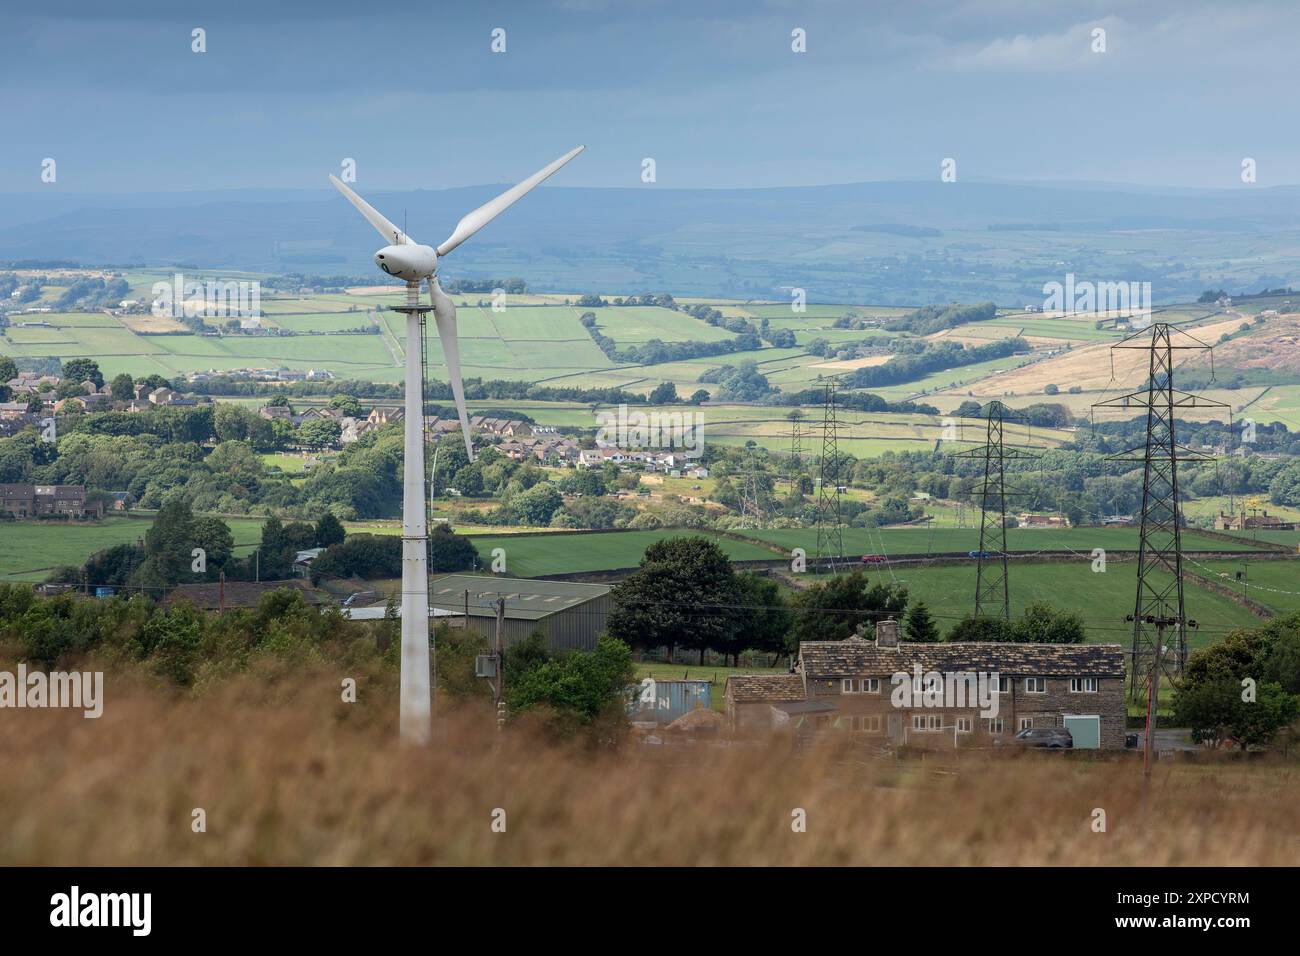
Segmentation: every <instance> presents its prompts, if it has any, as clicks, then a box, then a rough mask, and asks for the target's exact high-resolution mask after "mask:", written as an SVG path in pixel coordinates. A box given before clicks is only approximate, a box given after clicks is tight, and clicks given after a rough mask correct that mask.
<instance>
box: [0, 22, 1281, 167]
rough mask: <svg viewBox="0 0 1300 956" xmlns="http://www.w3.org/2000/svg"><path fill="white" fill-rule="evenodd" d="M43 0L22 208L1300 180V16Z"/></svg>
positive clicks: (20, 107)
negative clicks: (552, 189) (204, 196)
mask: <svg viewBox="0 0 1300 956" xmlns="http://www.w3.org/2000/svg"><path fill="white" fill-rule="evenodd" d="M46 6H48V5H37V4H24V5H23V9H22V10H20V11H18V12H8V11H6V12H5V13H4V14H3V17H2V20H0V121H2V122H3V125H2V126H0V192H29V191H35V190H40V189H59V190H66V191H69V192H100V191H142V190H155V189H159V190H192V189H193V190H199V189H204V190H205V189H226V188H236V187H279V188H285V187H312V188H314V187H322V186H325V185H326V183H325V175H326V174H327V173H329V172H338V170H339V164H340V162H341V161H342V160H343V159H344V158H347V157H350V158H354V159H355V160H356V162H357V184H358V187H359V188H361V189H362V190H364V189H365V188H367V187H369V188H371V189H408V188H430V189H436V188H440V187H445V186H463V185H473V184H479V183H499V182H506V181H515V180H517V179H519V178H521V177H522V176H524V175H526V174H528V173H529V172H532V171H533V170H534V169H536V168H538V167H540V166H541V165H543V164H544V163H546V162H548V161H549V160H551V159H552V158H554V157H556V156H558V155H559V154H561V153H562V152H564V151H566V150H567V149H569V148H570V147H571V146H573V145H576V144H578V143H585V144H587V146H588V152H587V153H586V154H585V155H584V156H582V157H581V158H580V159H579V160H577V161H575V162H574V163H573V164H572V165H571V166H569V167H567V168H566V169H565V170H564V171H563V172H562V173H561V174H560V175H559V176H558V177H557V179H556V180H555V182H556V183H563V184H564V185H585V186H635V185H639V184H640V175H641V163H642V159H643V158H645V157H652V158H654V159H655V161H656V164H657V181H658V182H657V184H658V185H660V186H661V187H727V186H786V185H807V184H826V183H842V182H858V181H866V180H884V179H917V178H924V179H929V178H936V179H937V178H938V176H939V170H940V164H941V162H942V161H943V159H945V158H947V157H952V158H954V159H955V160H956V161H957V175H958V181H959V182H960V181H961V180H963V179H969V180H1012V181H1021V182H1028V181H1079V180H1086V181H1109V182H1125V183H1138V184H1146V185H1163V186H1203V187H1223V188H1243V187H1242V183H1241V164H1242V160H1243V158H1245V157H1251V158H1253V159H1254V160H1255V161H1256V163H1257V170H1258V185H1259V186H1270V185H1278V184H1283V183H1300V149H1298V148H1297V147H1300V124H1298V123H1296V122H1295V121H1294V112H1295V105H1294V104H1295V91H1296V90H1297V89H1298V88H1300V57H1297V56H1296V49H1297V39H1300V4H1295V3H1292V2H1288V0H1279V2H1275V3H1270V2H1220V3H1206V2H1195V0H1178V2H1174V0H1168V2H1166V0H1142V2H1126V0H1105V2H1091V0H1075V2H1071V3H1054V2H1051V0H969V2H939V0H907V2H900V3H869V2H864V0H856V2H854V0H803V2H793V0H791V2H784V0H766V2H763V0H741V2H710V0H687V2H679V0H624V2H615V0H609V2H602V0H535V2H529V3H522V2H490V0H488V2H461V3H454V4H453V3H446V2H438V0H432V2H430V0H425V2H421V3H403V2H399V0H390V2H380V3H366V2H358V0H345V2H339V0H312V2H310V3H289V2H266V0H258V2H248V0H221V2H216V3H210V4H209V3H192V4H182V3H177V2H175V0H166V2H148V0H146V2H138V3H131V2H129V0H128V2H113V3H105V2H103V0H94V2H73V3H62V4H57V6H58V7H59V8H60V9H59V11H57V12H50V11H48V10H47V9H46ZM177 7H192V8H194V11H193V12H178V11H177ZM294 8H296V12H294ZM196 27H201V28H203V29H204V30H205V31H206V43H207V52H205V53H194V52H192V51H191V31H192V30H193V29H194V28H196ZM496 28H501V29H503V30H504V31H505V41H506V51H505V52H504V53H493V52H492V50H491V43H492V31H493V30H494V29H496ZM795 28H801V29H803V30H805V31H806V36H807V52H806V53H802V54H800V53H794V52H792V50H791V42H792V41H791V31H792V30H794V29H795ZM1098 28H1100V29H1104V30H1105V45H1106V50H1105V52H1104V53H1096V52H1093V50H1092V47H1093V45H1094V42H1095V41H1094V39H1093V31H1094V30H1095V29H1098ZM46 157H52V158H54V159H55V160H56V161H57V164H58V166H57V171H58V180H57V183H55V184H54V185H52V186H50V185H45V184H42V183H41V180H40V173H41V162H42V160H43V159H44V158H46Z"/></svg>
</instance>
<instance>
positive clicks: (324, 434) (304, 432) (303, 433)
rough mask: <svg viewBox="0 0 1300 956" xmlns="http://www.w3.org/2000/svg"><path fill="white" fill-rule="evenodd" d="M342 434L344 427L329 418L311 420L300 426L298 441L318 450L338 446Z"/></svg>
mask: <svg viewBox="0 0 1300 956" xmlns="http://www.w3.org/2000/svg"><path fill="white" fill-rule="evenodd" d="M341 434H343V427H342V426H341V425H340V424H339V423H338V422H336V421H334V420H332V419H329V418H309V419H308V420H307V421H305V422H303V423H302V424H301V425H299V426H298V441H300V442H301V443H302V444H304V445H306V446H307V447H308V448H311V449H316V450H319V449H321V448H330V447H333V446H334V445H337V444H338V441H339V436H340V435H341Z"/></svg>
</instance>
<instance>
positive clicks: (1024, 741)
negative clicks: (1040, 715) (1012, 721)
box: [1011, 727, 1074, 750]
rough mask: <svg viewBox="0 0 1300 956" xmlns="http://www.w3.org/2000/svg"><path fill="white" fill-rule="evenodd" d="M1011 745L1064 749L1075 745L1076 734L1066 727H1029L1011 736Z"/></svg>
mask: <svg viewBox="0 0 1300 956" xmlns="http://www.w3.org/2000/svg"><path fill="white" fill-rule="evenodd" d="M1011 746H1014V747H1043V748H1046V749H1048V750H1064V749H1068V748H1073V747H1074V736H1073V735H1072V734H1071V733H1070V732H1069V731H1068V730H1066V729H1065V728H1064V727H1027V728H1025V729H1024V730H1022V731H1020V733H1018V734H1016V735H1015V736H1014V737H1012V738H1011Z"/></svg>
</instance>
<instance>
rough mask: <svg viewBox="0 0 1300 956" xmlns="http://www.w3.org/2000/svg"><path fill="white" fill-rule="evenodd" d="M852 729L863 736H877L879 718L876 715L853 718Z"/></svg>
mask: <svg viewBox="0 0 1300 956" xmlns="http://www.w3.org/2000/svg"><path fill="white" fill-rule="evenodd" d="M853 729H854V730H858V731H861V732H862V733H864V734H878V733H880V717H879V716H878V715H868V716H865V717H854V718H853Z"/></svg>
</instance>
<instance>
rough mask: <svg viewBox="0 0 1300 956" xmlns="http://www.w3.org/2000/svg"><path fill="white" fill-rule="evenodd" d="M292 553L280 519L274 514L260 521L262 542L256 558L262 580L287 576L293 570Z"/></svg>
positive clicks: (273, 579) (276, 579) (275, 579)
mask: <svg viewBox="0 0 1300 956" xmlns="http://www.w3.org/2000/svg"><path fill="white" fill-rule="evenodd" d="M294 553H295V552H294V549H293V548H292V546H291V545H290V544H289V541H288V539H287V538H286V537H285V534H284V525H283V524H282V523H281V521H280V519H279V518H277V517H275V516H274V515H272V516H271V517H270V518H267V519H266V521H264V522H263V523H262V543H261V546H260V547H259V548H258V558H257V560H258V562H259V569H260V575H261V578H262V580H263V581H278V580H281V579H282V578H287V577H288V576H289V575H290V573H291V572H292V570H293V558H294ZM321 557H324V555H321ZM317 560H319V558H318V559H317Z"/></svg>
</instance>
